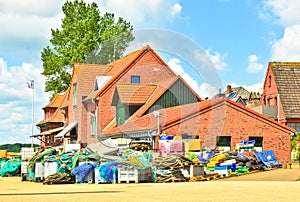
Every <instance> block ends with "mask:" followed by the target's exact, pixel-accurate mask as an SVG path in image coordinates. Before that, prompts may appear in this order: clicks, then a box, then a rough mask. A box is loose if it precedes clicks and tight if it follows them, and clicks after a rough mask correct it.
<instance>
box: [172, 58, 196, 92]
mask: <svg viewBox="0 0 300 202" xmlns="http://www.w3.org/2000/svg"><path fill="white" fill-rule="evenodd" d="M168 66H169V67H171V69H172V70H173V71H174V72H175V73H176V74H178V75H180V76H181V77H182V78H183V79H184V80H185V81H186V82H187V83H188V84H189V85H190V86H191V88H192V89H193V90H194V91H195V92H196V93H198V95H199V96H200V97H201V98H202V95H201V94H200V93H201V92H200V86H199V84H198V82H197V81H196V80H195V79H194V78H193V77H191V76H190V75H189V74H188V73H186V72H185V71H184V69H183V67H182V66H181V64H180V60H179V59H178V58H172V59H170V60H169V62H168Z"/></svg>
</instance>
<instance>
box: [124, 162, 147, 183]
mask: <svg viewBox="0 0 300 202" xmlns="http://www.w3.org/2000/svg"><path fill="white" fill-rule="evenodd" d="M151 181H152V172H151V168H146V169H137V168H134V167H132V166H120V167H119V168H118V183H122V182H126V183H130V182H134V183H138V182H151Z"/></svg>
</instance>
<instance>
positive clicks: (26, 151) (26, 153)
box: [20, 147, 35, 160]
mask: <svg viewBox="0 0 300 202" xmlns="http://www.w3.org/2000/svg"><path fill="white" fill-rule="evenodd" d="M20 153H21V158H22V160H26V159H30V158H31V157H32V156H33V155H34V153H35V152H34V148H32V147H22V149H21V152H20Z"/></svg>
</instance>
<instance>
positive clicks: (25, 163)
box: [21, 162, 29, 174]
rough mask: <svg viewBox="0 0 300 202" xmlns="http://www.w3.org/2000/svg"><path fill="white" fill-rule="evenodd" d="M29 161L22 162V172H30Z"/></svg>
mask: <svg viewBox="0 0 300 202" xmlns="http://www.w3.org/2000/svg"><path fill="white" fill-rule="evenodd" d="M28 164H29V163H28V162H22V164H21V174H27V173H28Z"/></svg>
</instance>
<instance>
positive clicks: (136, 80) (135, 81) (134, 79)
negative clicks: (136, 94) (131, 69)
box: [131, 76, 140, 83]
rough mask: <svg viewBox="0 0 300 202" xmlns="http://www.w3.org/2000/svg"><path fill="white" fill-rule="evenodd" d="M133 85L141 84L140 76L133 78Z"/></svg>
mask: <svg viewBox="0 0 300 202" xmlns="http://www.w3.org/2000/svg"><path fill="white" fill-rule="evenodd" d="M131 83H140V76H131Z"/></svg>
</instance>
